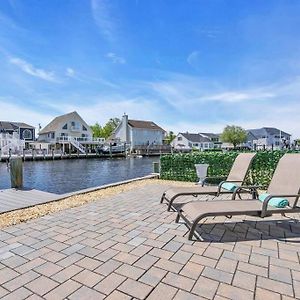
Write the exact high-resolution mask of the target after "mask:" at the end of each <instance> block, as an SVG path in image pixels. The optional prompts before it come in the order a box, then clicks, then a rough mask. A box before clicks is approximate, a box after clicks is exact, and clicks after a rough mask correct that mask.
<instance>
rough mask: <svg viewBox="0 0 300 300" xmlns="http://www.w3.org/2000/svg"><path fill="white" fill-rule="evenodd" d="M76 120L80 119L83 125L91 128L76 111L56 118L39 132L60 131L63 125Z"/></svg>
mask: <svg viewBox="0 0 300 300" xmlns="http://www.w3.org/2000/svg"><path fill="white" fill-rule="evenodd" d="M75 118H79V119H80V120H81V121H82V123H83V125H84V126H86V127H87V128H89V125H88V124H87V123H86V122H85V121H84V120H83V119H82V118H81V117H80V115H79V114H78V113H77V112H76V111H73V112H71V113H68V114H65V115H61V116H58V117H56V118H54V119H53V120H52V121H51V122H50V123H49V124H48V125H46V126H45V127H44V128H43V129H42V130H41V131H40V132H39V134H44V133H48V132H53V131H56V130H58V129H60V125H61V123H64V122H68V121H70V120H71V119H75Z"/></svg>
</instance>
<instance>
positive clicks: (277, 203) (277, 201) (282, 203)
mask: <svg viewBox="0 0 300 300" xmlns="http://www.w3.org/2000/svg"><path fill="white" fill-rule="evenodd" d="M268 196H270V194H261V195H259V196H258V199H259V200H260V201H262V202H264V201H265V200H266V198H267V197H268ZM268 205H271V206H274V207H277V208H284V207H286V206H287V205H289V201H288V200H287V199H285V198H279V197H277V198H272V199H271V200H270V201H269V203H268Z"/></svg>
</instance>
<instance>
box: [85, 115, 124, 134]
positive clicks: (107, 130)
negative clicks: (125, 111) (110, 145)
mask: <svg viewBox="0 0 300 300" xmlns="http://www.w3.org/2000/svg"><path fill="white" fill-rule="evenodd" d="M120 122H121V120H120V119H119V118H110V119H109V120H108V122H107V123H106V124H105V125H104V126H103V127H102V126H100V125H99V123H96V124H95V125H92V126H90V127H91V129H92V131H93V137H95V138H96V137H102V138H105V139H107V138H108V137H109V136H111V134H112V133H113V131H114V130H115V129H116V128H117V126H118V125H119V124H120Z"/></svg>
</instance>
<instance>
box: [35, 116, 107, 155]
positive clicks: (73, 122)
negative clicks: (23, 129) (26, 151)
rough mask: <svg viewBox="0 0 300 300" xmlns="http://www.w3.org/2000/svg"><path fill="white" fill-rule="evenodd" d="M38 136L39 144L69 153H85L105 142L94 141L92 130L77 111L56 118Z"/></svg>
mask: <svg viewBox="0 0 300 300" xmlns="http://www.w3.org/2000/svg"><path fill="white" fill-rule="evenodd" d="M38 134H39V137H38V142H40V143H43V144H45V143H48V144H49V146H50V148H52V149H61V150H62V151H63V152H67V153H68V152H71V151H80V152H81V153H85V152H86V151H87V148H89V147H91V146H95V145H97V144H99V143H100V142H103V139H102V141H100V139H98V140H94V139H93V132H92V129H91V128H90V127H89V125H88V124H87V123H86V122H85V121H84V120H83V119H82V118H81V117H80V115H79V114H78V113H77V112H76V111H73V112H71V113H68V114H65V115H62V116H58V117H56V118H55V119H53V120H52V121H51V122H50V123H49V124H48V125H47V126H45V127H44V128H43V129H42V130H41V131H40V132H39V133H38Z"/></svg>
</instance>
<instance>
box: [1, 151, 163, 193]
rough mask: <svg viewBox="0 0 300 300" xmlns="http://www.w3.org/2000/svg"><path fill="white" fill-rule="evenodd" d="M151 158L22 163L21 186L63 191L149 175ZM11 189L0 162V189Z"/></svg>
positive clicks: (5, 169)
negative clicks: (22, 182)
mask: <svg viewBox="0 0 300 300" xmlns="http://www.w3.org/2000/svg"><path fill="white" fill-rule="evenodd" d="M154 161H159V158H158V157H153V158H148V157H147V158H146V157H144V158H126V159H125V158H120V159H97V158H95V159H70V160H55V161H27V162H24V174H23V176H24V186H25V187H26V188H34V189H38V190H42V191H47V192H52V193H57V194H63V193H68V192H73V191H78V190H81V189H85V188H89V187H94V186H99V185H103V184H108V183H113V182H118V181H121V180H126V179H131V178H135V177H140V176H144V175H148V174H150V173H151V172H152V163H153V162H154ZM5 188H10V174H9V173H8V172H7V168H6V163H0V189H5Z"/></svg>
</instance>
